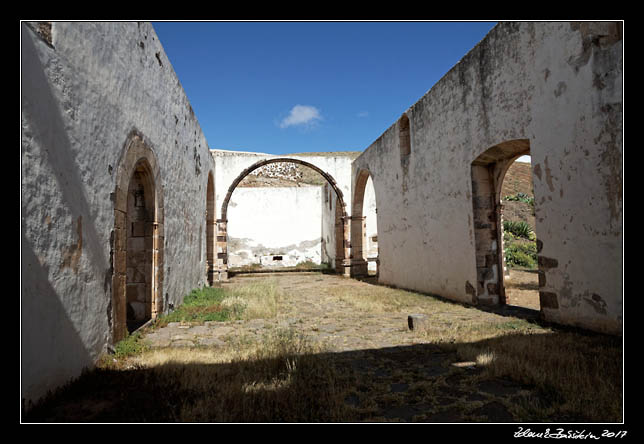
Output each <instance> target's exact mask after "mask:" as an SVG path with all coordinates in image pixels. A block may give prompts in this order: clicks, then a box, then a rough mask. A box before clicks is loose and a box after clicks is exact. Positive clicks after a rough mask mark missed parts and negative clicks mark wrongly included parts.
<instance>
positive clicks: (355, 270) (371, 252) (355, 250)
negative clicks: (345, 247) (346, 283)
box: [351, 169, 379, 277]
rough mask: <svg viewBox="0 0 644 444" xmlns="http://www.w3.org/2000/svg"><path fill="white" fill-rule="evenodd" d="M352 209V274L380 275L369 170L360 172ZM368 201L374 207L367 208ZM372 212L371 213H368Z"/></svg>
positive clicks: (376, 229)
mask: <svg viewBox="0 0 644 444" xmlns="http://www.w3.org/2000/svg"><path fill="white" fill-rule="evenodd" d="M354 189H355V191H354V194H353V201H352V211H351V275H352V276H355V277H359V276H368V275H370V274H371V275H376V276H377V275H378V266H379V255H378V228H377V227H378V225H377V217H376V214H377V208H376V205H375V189H374V185H373V179H372V177H371V174H370V173H369V171H368V170H366V169H362V170H360V171H359V172H358V176H357V178H356V183H355V188H354ZM367 203H370V204H372V206H373V208H370V209H371V210H372V211H368V210H369V209H365V205H367ZM368 213H371V214H368Z"/></svg>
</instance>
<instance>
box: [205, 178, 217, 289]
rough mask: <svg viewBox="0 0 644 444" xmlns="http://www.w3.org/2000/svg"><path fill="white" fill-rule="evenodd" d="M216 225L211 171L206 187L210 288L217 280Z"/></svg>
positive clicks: (208, 279)
mask: <svg viewBox="0 0 644 444" xmlns="http://www.w3.org/2000/svg"><path fill="white" fill-rule="evenodd" d="M216 224H217V214H216V205H215V179H214V176H213V172H212V171H210V172H209V173H208V184H207V185H206V278H207V281H208V285H210V286H212V285H213V284H214V280H215V251H216V232H217V228H216V226H217V225H216Z"/></svg>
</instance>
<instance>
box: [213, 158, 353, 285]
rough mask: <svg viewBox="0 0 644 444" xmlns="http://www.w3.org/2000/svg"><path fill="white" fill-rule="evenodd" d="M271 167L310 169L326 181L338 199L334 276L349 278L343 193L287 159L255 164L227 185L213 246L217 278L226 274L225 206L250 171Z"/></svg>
mask: <svg viewBox="0 0 644 444" xmlns="http://www.w3.org/2000/svg"><path fill="white" fill-rule="evenodd" d="M273 163H295V164H298V165H302V166H305V167H308V168H311V169H312V170H314V171H316V172H317V173H319V174H320V175H321V176H322V177H323V178H324V179H325V180H326V182H327V183H328V184H329V185H330V186H331V188H332V189H333V191H334V193H335V195H336V199H337V206H336V216H335V218H336V222H335V237H336V245H337V246H338V247H340V245H338V239H342V245H341V248H336V258H335V270H336V272H338V273H340V274H342V275H346V276H348V275H349V268H350V263H349V225H348V220H349V219H348V217H347V214H346V204H345V202H344V196H343V194H342V191H341V190H340V188H339V187H338V185H337V182H336V181H335V179H333V177H332V176H331V175H330V174H328V173H326V172H325V171H323V170H321V169H320V168H318V167H317V166H315V165H313V164H311V163H309V162H306V161H303V160H300V159H292V158H286V157H280V158H273V159H266V160H262V161H259V162H256V163H254V164H253V165H251V166H250V167H248V168H246V169H245V170H243V171H242V172H241V173H240V174H239V176H237V178H236V179H235V180H234V181H233V183H232V184H231V185H230V187H229V188H228V192H227V194H226V197H225V198H224V201H223V203H222V206H221V211H220V215H221V217H220V219H217V243H216V248H217V263H218V270H219V273H220V278H223V279H225V278H227V270H228V219H227V215H228V204H229V202H230V199H231V197H232V194H233V192H234V191H235V189H236V188H237V186H238V185H239V183H240V182H241V181H242V180H243V179H244V178H245V177H246V176H248V175H249V174H250V173H252V172H253V171H255V170H257V169H258V168H261V167H263V166H265V165H269V164H273Z"/></svg>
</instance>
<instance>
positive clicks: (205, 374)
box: [131, 330, 345, 422]
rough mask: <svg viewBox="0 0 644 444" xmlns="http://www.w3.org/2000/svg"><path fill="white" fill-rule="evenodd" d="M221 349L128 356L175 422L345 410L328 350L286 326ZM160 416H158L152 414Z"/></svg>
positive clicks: (325, 415)
mask: <svg viewBox="0 0 644 444" xmlns="http://www.w3.org/2000/svg"><path fill="white" fill-rule="evenodd" d="M241 345H242V344H240V343H236V344H232V345H231V346H229V347H227V348H224V349H217V350H216V351H213V350H212V349H195V348H191V349H176V348H174V349H172V348H168V349H159V350H152V351H147V352H145V353H143V354H141V355H140V356H137V357H136V358H135V359H133V360H131V364H132V365H134V366H135V367H136V368H137V369H138V370H139V371H143V372H145V371H149V372H151V373H152V375H151V376H150V377H149V378H148V380H150V381H154V386H151V387H146V388H145V390H146V392H147V391H157V392H158V391H164V392H165V399H167V406H166V407H167V412H168V414H170V415H171V420H173V421H179V422H319V421H324V422H335V421H341V420H342V419H343V417H344V415H345V406H344V404H343V402H342V396H341V393H340V392H339V391H338V387H336V384H335V381H336V380H337V378H336V377H335V374H334V369H333V367H332V366H331V365H330V363H329V362H328V361H327V360H326V359H324V358H323V357H322V356H323V353H324V351H325V350H323V349H321V348H320V346H318V345H311V344H309V343H307V342H306V341H305V340H304V339H303V338H302V337H301V336H298V335H297V334H296V333H295V332H293V331H291V330H278V331H275V332H271V333H270V334H268V335H266V336H264V338H263V339H262V341H260V342H254V343H247V344H243V345H244V346H241ZM156 420H158V418H157V419H156Z"/></svg>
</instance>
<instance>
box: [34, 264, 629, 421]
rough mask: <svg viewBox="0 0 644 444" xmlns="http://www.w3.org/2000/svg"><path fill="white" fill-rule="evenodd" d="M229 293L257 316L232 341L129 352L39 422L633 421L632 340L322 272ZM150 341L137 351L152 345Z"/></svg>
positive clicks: (244, 319)
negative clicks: (626, 345)
mask: <svg viewBox="0 0 644 444" xmlns="http://www.w3.org/2000/svg"><path fill="white" fill-rule="evenodd" d="M220 290H221V291H222V292H223V294H224V297H222V298H221V300H220V301H219V302H217V304H219V305H220V306H223V307H224V308H226V307H230V306H237V307H238V308H239V307H243V310H239V313H238V314H239V316H238V319H237V320H236V321H234V322H230V321H224V322H221V323H219V322H207V323H205V324H204V325H203V326H202V327H199V328H200V329H202V330H207V329H208V328H210V327H212V328H216V327H217V325H219V324H222V325H226V328H227V329H228V331H230V334H229V335H228V336H226V340H225V341H224V342H222V343H221V344H219V345H217V346H194V347H155V348H153V347H143V348H138V349H135V350H134V351H133V352H132V353H131V354H129V355H123V356H121V357H115V356H114V355H112V356H110V357H109V359H107V360H105V361H104V362H103V365H101V366H99V368H97V369H96V370H94V371H91V372H88V373H86V374H84V375H83V376H82V377H81V378H79V379H78V380H77V381H75V382H74V383H72V384H70V385H69V386H68V387H66V388H64V389H62V390H60V391H58V392H57V393H56V394H54V395H52V396H51V397H50V398H49V399H47V400H46V401H45V402H43V403H42V404H41V405H39V406H37V408H35V409H33V410H32V411H31V412H30V413H29V415H28V416H27V417H26V418H25V419H26V420H28V421H79V422H83V421H92V422H111V421H118V422H130V421H133V422H150V421H151V422H172V421H177V422H186V421H187V422H258V421H259V422H284V421H286V422H362V421H367V422H380V421H420V422H528V421H529V422H569V421H575V422H619V421H620V420H621V418H622V412H621V405H622V403H621V399H622V393H621V374H622V362H623V361H622V354H621V344H620V340H619V339H618V338H612V337H606V336H601V335H594V334H588V333H582V332H577V331H568V330H562V329H558V328H553V327H548V326H543V325H539V324H537V323H535V322H533V321H530V320H526V319H521V318H517V317H514V316H510V315H508V314H507V313H493V312H488V311H482V310H478V309H476V308H472V307H467V306H464V305H461V304H456V303H452V302H448V301H445V300H441V299H439V298H435V297H432V296H428V295H422V294H418V293H414V292H410V291H403V290H397V289H392V288H387V287H384V286H378V285H371V284H368V283H366V282H359V281H356V280H353V279H346V278H341V277H338V276H333V275H324V274H320V273H283V274H275V275H271V277H270V278H267V277H266V276H263V275H262V276H249V277H242V276H239V277H237V278H234V279H231V281H230V282H229V283H227V284H226V285H224V286H223V288H222V289H220ZM264 305H266V307H264ZM245 310H248V311H247V312H246V311H245ZM410 313H422V314H425V315H426V316H427V317H428V321H429V322H428V326H427V328H425V329H424V330H422V331H410V330H409V329H408V328H407V316H408V315H409V314H410ZM193 323H198V322H193ZM207 327H208V328H207ZM164 328H169V327H162V328H161V330H162V329H164ZM157 329H159V327H157ZM151 331H155V330H151ZM156 331H158V330H156ZM146 334H148V333H146V332H142V333H141V335H140V339H138V340H137V341H136V343H137V344H138V343H142V344H145V341H146V339H145V337H146Z"/></svg>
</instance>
